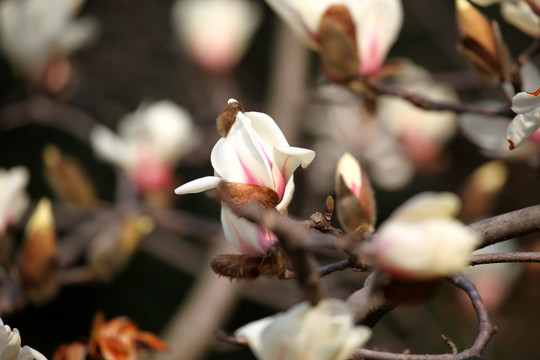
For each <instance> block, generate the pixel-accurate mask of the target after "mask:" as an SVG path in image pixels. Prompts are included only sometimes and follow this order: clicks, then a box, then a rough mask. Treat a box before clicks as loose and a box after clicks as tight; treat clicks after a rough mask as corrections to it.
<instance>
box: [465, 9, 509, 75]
mask: <svg viewBox="0 0 540 360" xmlns="http://www.w3.org/2000/svg"><path fill="white" fill-rule="evenodd" d="M456 20H457V25H458V30H459V44H458V50H459V52H460V53H461V55H462V56H463V57H464V58H465V61H466V62H467V65H468V66H469V68H470V69H471V71H472V72H473V73H475V75H477V76H478V77H479V78H480V79H482V80H484V81H486V82H487V83H497V82H500V81H502V80H503V79H504V78H505V77H506V74H507V72H508V68H509V66H510V57H509V54H508V49H507V48H506V45H505V43H504V41H503V39H502V36H501V33H500V30H499V26H498V25H497V23H496V22H492V23H491V24H490V23H489V21H488V20H487V18H486V17H485V16H484V15H483V14H482V13H481V12H480V11H478V10H477V9H476V8H475V7H474V6H472V5H471V4H470V3H469V2H468V1H467V0H456Z"/></svg>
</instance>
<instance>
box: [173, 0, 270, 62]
mask: <svg viewBox="0 0 540 360" xmlns="http://www.w3.org/2000/svg"><path fill="white" fill-rule="evenodd" d="M261 10H262V9H261V8H260V6H258V4H257V3H256V2H253V1H245V0H177V1H176V2H175V4H174V6H173V8H172V12H171V17H172V22H173V26H174V29H175V31H176V35H177V37H178V38H179V39H180V41H181V43H182V45H183V46H184V48H185V49H186V51H187V53H188V54H189V55H190V56H191V57H192V58H193V59H194V60H195V61H196V62H197V64H198V65H199V66H201V67H202V68H204V69H206V70H208V71H211V72H216V73H221V72H226V71H228V70H230V69H231V68H233V67H234V66H235V65H236V64H237V63H238V62H239V61H240V60H241V59H242V57H243V55H244V53H245V52H246V50H247V48H248V46H249V44H250V42H251V38H252V37H253V35H254V34H255V31H256V30H257V27H258V26H259V23H260V22H261V15H262V14H261V13H262V12H261Z"/></svg>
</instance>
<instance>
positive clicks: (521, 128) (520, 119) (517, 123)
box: [506, 114, 540, 147]
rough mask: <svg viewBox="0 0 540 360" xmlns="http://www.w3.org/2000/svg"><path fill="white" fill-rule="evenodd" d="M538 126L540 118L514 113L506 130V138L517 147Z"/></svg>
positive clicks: (539, 125)
mask: <svg viewBox="0 0 540 360" xmlns="http://www.w3.org/2000/svg"><path fill="white" fill-rule="evenodd" d="M538 127H540V118H539V117H536V116H531V115H528V114H520V115H516V116H515V117H514V119H513V120H512V122H510V125H508V130H507V131H506V138H507V139H508V140H509V141H511V143H512V144H513V145H514V146H515V147H518V146H520V145H521V144H523V142H524V141H525V140H527V139H528V138H529V136H531V135H532V133H534V132H535V131H536V130H537V129H538Z"/></svg>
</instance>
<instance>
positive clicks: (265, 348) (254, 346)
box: [235, 299, 371, 360]
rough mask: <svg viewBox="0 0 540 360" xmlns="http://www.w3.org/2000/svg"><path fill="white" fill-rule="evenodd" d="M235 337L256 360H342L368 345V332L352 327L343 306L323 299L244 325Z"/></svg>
mask: <svg viewBox="0 0 540 360" xmlns="http://www.w3.org/2000/svg"><path fill="white" fill-rule="evenodd" d="M235 336H236V337H237V338H238V339H243V340H247V342H248V344H249V347H250V348H251V350H252V351H253V352H254V354H255V356H256V357H257V359H259V360H306V359H309V360H345V359H348V358H349V357H350V356H351V355H352V353H353V352H354V351H355V350H356V349H357V348H358V347H360V346H362V345H363V344H365V343H366V342H367V340H368V339H369V337H370V336H371V330H370V329H369V328H367V327H365V326H356V327H355V326H354V323H353V318H352V314H351V311H350V310H349V308H348V307H347V305H346V303H345V302H343V301H341V300H337V299H326V300H322V301H321V302H319V304H317V305H316V306H314V307H310V306H309V304H307V303H306V302H304V303H301V304H298V305H296V306H294V307H292V308H291V309H289V310H288V311H287V312H286V313H280V314H277V315H274V316H271V317H267V318H264V319H261V320H258V321H255V322H252V323H249V324H247V325H244V326H243V327H241V328H240V329H238V330H236V332H235Z"/></svg>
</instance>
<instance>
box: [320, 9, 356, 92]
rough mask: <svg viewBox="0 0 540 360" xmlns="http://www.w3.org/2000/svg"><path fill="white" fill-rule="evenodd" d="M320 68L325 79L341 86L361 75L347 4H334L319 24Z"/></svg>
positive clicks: (353, 30)
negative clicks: (359, 73) (324, 74)
mask: <svg viewBox="0 0 540 360" xmlns="http://www.w3.org/2000/svg"><path fill="white" fill-rule="evenodd" d="M319 44H320V50H319V52H320V56H321V66H322V68H323V70H324V71H325V73H326V76H328V78H329V79H330V80H332V81H334V82H338V83H342V82H346V81H347V80H351V79H354V78H355V77H356V75H357V74H358V49H357V45H356V30H355V25H354V20H353V18H352V17H351V13H350V11H349V10H348V8H347V7H346V6H345V5H341V4H340V5H331V6H330V7H329V8H328V9H327V10H326V11H325V13H324V14H323V16H322V18H321V22H320V24H319Z"/></svg>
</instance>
